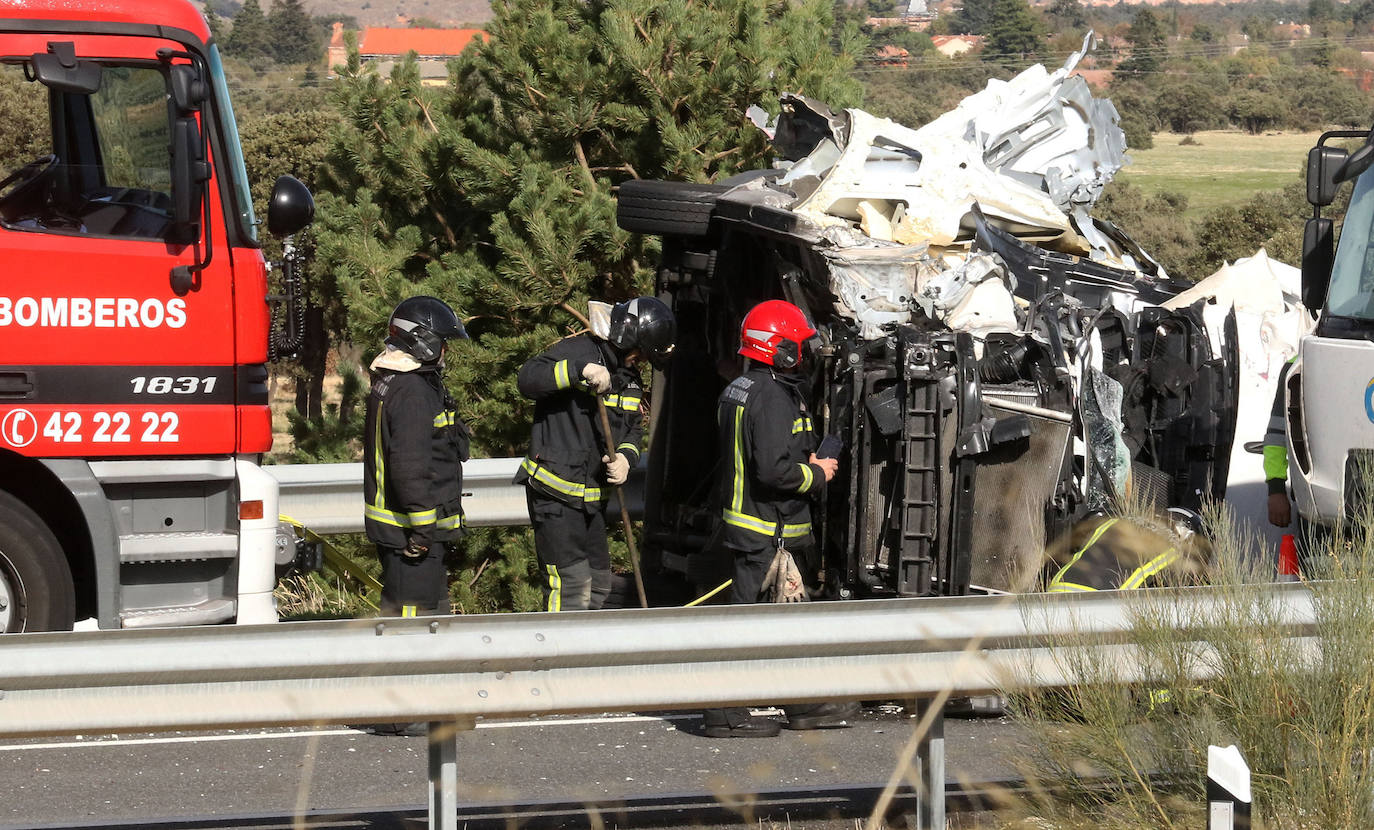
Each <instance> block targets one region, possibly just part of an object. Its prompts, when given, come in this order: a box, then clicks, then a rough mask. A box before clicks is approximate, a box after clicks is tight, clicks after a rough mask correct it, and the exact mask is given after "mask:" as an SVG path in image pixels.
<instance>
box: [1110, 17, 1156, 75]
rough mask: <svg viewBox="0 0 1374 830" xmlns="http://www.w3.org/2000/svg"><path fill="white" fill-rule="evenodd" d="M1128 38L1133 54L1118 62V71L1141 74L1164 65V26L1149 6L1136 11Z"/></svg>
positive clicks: (1153, 70)
mask: <svg viewBox="0 0 1374 830" xmlns="http://www.w3.org/2000/svg"><path fill="white" fill-rule="evenodd" d="M1126 40H1128V41H1130V44H1131V54H1130V57H1128V58H1126V60H1124V61H1122V62H1121V63H1119V64H1117V71H1118V72H1121V73H1127V74H1132V75H1139V74H1145V73H1155V72H1158V71H1160V69H1162V68H1163V67H1164V57H1165V54H1166V50H1165V48H1164V26H1163V24H1162V23H1160V20H1159V16H1158V15H1156V14H1155V13H1154V12H1153V11H1151V10H1150V8H1149V7H1148V6H1145V7H1142V8H1141V9H1140V11H1138V12H1136V13H1135V18H1134V19H1132V20H1131V28H1130V30H1129V31H1128V32H1127V34H1126Z"/></svg>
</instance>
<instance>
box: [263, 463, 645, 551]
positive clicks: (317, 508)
mask: <svg viewBox="0 0 1374 830" xmlns="http://www.w3.org/2000/svg"><path fill="white" fill-rule="evenodd" d="M521 460H522V459H519V458H474V459H471V460H470V461H468V462H466V463H464V464H463V512H464V513H466V514H467V522H468V524H469V525H471V526H473V527H496V526H502V525H527V524H529V523H530V517H529V513H528V512H527V510H526V507H525V488H524V487H523V486H521V485H516V484H512V483H511V480H512V479H513V478H514V477H515V472H516V470H517V469H519V467H520V462H521ZM263 469H264V470H266V471H267V472H268V473H270V474H271V475H272V477H273V478H275V479H276V480H277V483H278V484H279V485H280V486H281V496H280V499H281V501H280V504H279V505H278V512H280V513H281V514H282V515H283V516H287V517H289V518H291V519H292V520H294V521H297V522H300V523H301V524H303V525H305V526H306V527H308V528H310V529H311V530H313V531H315V532H316V533H320V534H324V535H328V534H331V533H361V532H362V530H363V465H362V464H270V465H268V466H266V467H263ZM642 481H643V475H642V471H639V470H636V471H634V472H632V474H631V476H630V481H629V483H628V484H627V485H626V488H625V490H626V497H627V499H628V501H629V507H630V514H631V515H632V516H634V517H636V518H638V517H639V515H640V512H641V505H642V504H643V498H642V495H641V494H642V491H643V488H642ZM612 508H613V509H614V508H615V505H614V503H613V504H612Z"/></svg>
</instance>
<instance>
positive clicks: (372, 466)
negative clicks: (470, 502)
mask: <svg viewBox="0 0 1374 830" xmlns="http://www.w3.org/2000/svg"><path fill="white" fill-rule="evenodd" d="M364 429H365V430H366V431H365V432H364V441H363V444H364V446H363V497H364V499H365V500H366V505H365V507H364V514H363V515H364V522H363V525H364V527H365V528H366V529H367V538H369V539H371V540H372V541H374V542H376V543H377V544H379V545H385V546H387V547H393V548H403V547H405V546H406V543H407V541H408V540H411V539H413V540H414V541H415V542H416V544H420V545H425V546H428V545H429V543H430V542H432V541H448V540H452V539H457V538H459V537H460V536H461V535H462V533H463V529H462V528H463V508H462V504H461V501H462V495H463V467H462V462H464V461H466V460H467V459H468V431H467V427H466V426H465V425H464V424H463V422H462V421H460V420H459V419H458V416H457V413H455V412H454V404H453V402H452V401H451V400H449V399H448V396H447V395H446V394H445V392H444V389H443V383H442V381H441V380H440V379H439V372H438V371H437V369H436V368H435V367H431V366H422V367H421V368H419V369H416V370H415V371H411V372H394V371H387V370H382V371H379V372H377V373H376V374H375V375H374V376H373V378H372V391H371V393H369V395H368V401H367V423H366V426H365V427H364Z"/></svg>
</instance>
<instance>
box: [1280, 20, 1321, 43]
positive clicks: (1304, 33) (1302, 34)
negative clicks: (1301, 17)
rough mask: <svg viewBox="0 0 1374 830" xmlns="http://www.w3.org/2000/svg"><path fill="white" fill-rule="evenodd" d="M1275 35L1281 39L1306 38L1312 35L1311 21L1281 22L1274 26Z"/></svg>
mask: <svg viewBox="0 0 1374 830" xmlns="http://www.w3.org/2000/svg"><path fill="white" fill-rule="evenodd" d="M1274 36H1275V37H1276V38H1277V39H1279V40H1304V39H1306V38H1309V37H1312V26H1311V24H1309V23H1279V24H1277V25H1275V26H1274Z"/></svg>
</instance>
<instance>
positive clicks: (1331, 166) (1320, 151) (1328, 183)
mask: <svg viewBox="0 0 1374 830" xmlns="http://www.w3.org/2000/svg"><path fill="white" fill-rule="evenodd" d="M1366 146H1368V145H1366ZM1349 158H1350V154H1349V153H1347V152H1346V151H1345V150H1343V149H1342V148H1340V147H1327V146H1325V145H1322V146H1318V147H1313V148H1312V149H1311V150H1308V151H1307V203H1308V204H1309V205H1312V206H1313V207H1326V206H1327V205H1329V204H1331V203H1332V202H1333V201H1335V200H1336V186H1337V182H1336V173H1337V171H1340V170H1342V168H1344V167H1345V166H1346V163H1347V161H1348V159H1349Z"/></svg>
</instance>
